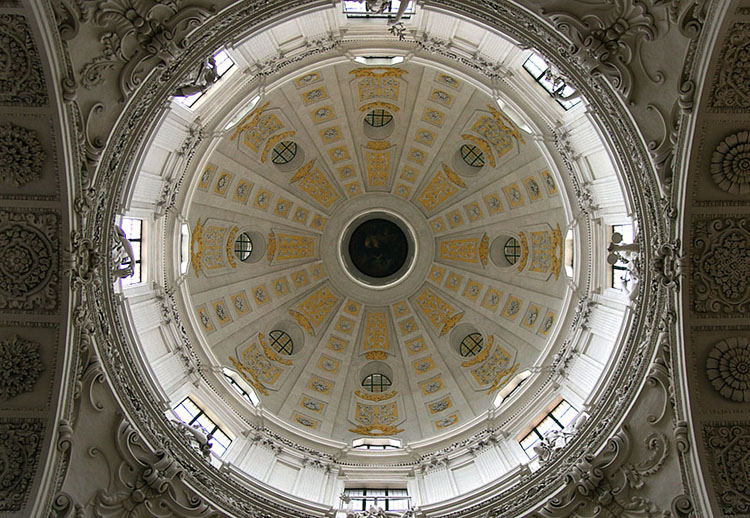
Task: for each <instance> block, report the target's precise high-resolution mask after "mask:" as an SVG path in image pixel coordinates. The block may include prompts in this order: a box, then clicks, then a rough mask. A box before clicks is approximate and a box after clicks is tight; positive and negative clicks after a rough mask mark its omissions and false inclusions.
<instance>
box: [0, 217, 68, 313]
mask: <svg viewBox="0 0 750 518" xmlns="http://www.w3.org/2000/svg"><path fill="white" fill-rule="evenodd" d="M59 221H60V219H59V216H58V215H57V213H55V212H52V211H48V210H41V211H34V212H31V211H20V210H19V211H18V212H16V211H10V210H0V309H11V310H13V309H16V310H22V311H45V312H48V311H53V310H56V309H57V306H58V303H59V300H58V298H59V295H58V280H59V277H58V275H59V274H58V271H59V244H58V237H57V236H58V232H59Z"/></svg>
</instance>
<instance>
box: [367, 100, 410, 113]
mask: <svg viewBox="0 0 750 518" xmlns="http://www.w3.org/2000/svg"><path fill="white" fill-rule="evenodd" d="M377 108H381V109H384V110H390V111H393V112H397V111H398V110H399V109H400V108H399V107H398V106H396V105H395V104H393V103H385V102H382V101H377V102H374V103H367V104H363V105H362V106H360V107H359V111H361V112H366V111H368V110H375V109H377Z"/></svg>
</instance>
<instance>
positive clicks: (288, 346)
mask: <svg viewBox="0 0 750 518" xmlns="http://www.w3.org/2000/svg"><path fill="white" fill-rule="evenodd" d="M268 336H269V337H270V338H271V347H272V348H273V350H274V351H276V352H277V353H280V354H292V353H293V352H294V342H293V341H292V337H291V336H289V334H287V332H286V331H281V330H279V329H274V330H273V331H271V332H270V333H268Z"/></svg>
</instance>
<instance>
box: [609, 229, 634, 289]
mask: <svg viewBox="0 0 750 518" xmlns="http://www.w3.org/2000/svg"><path fill="white" fill-rule="evenodd" d="M615 233H618V234H620V235H621V236H622V241H621V243H632V242H633V225H632V224H630V223H626V224H622V225H612V233H611V234H610V238H611V236H613V235H614V234H615ZM631 281H632V279H631V277H630V270H628V264H627V263H626V262H625V261H621V260H618V261H617V262H616V263H615V264H613V265H611V268H610V283H609V285H610V286H611V287H612V288H614V289H616V290H620V291H627V290H628V286H629V284H630V282H631Z"/></svg>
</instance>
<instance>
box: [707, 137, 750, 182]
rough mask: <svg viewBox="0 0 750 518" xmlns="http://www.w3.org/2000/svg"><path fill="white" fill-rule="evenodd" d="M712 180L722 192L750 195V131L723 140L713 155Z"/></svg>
mask: <svg viewBox="0 0 750 518" xmlns="http://www.w3.org/2000/svg"><path fill="white" fill-rule="evenodd" d="M711 178H713V180H714V182H715V183H716V185H718V186H719V189H721V190H722V191H726V192H730V193H732V194H747V193H750V131H740V132H738V133H735V134H733V135H729V136H728V137H727V138H725V139H724V140H722V141H721V142H720V143H719V145H718V146H716V149H715V150H714V152H713V154H712V155H711Z"/></svg>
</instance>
